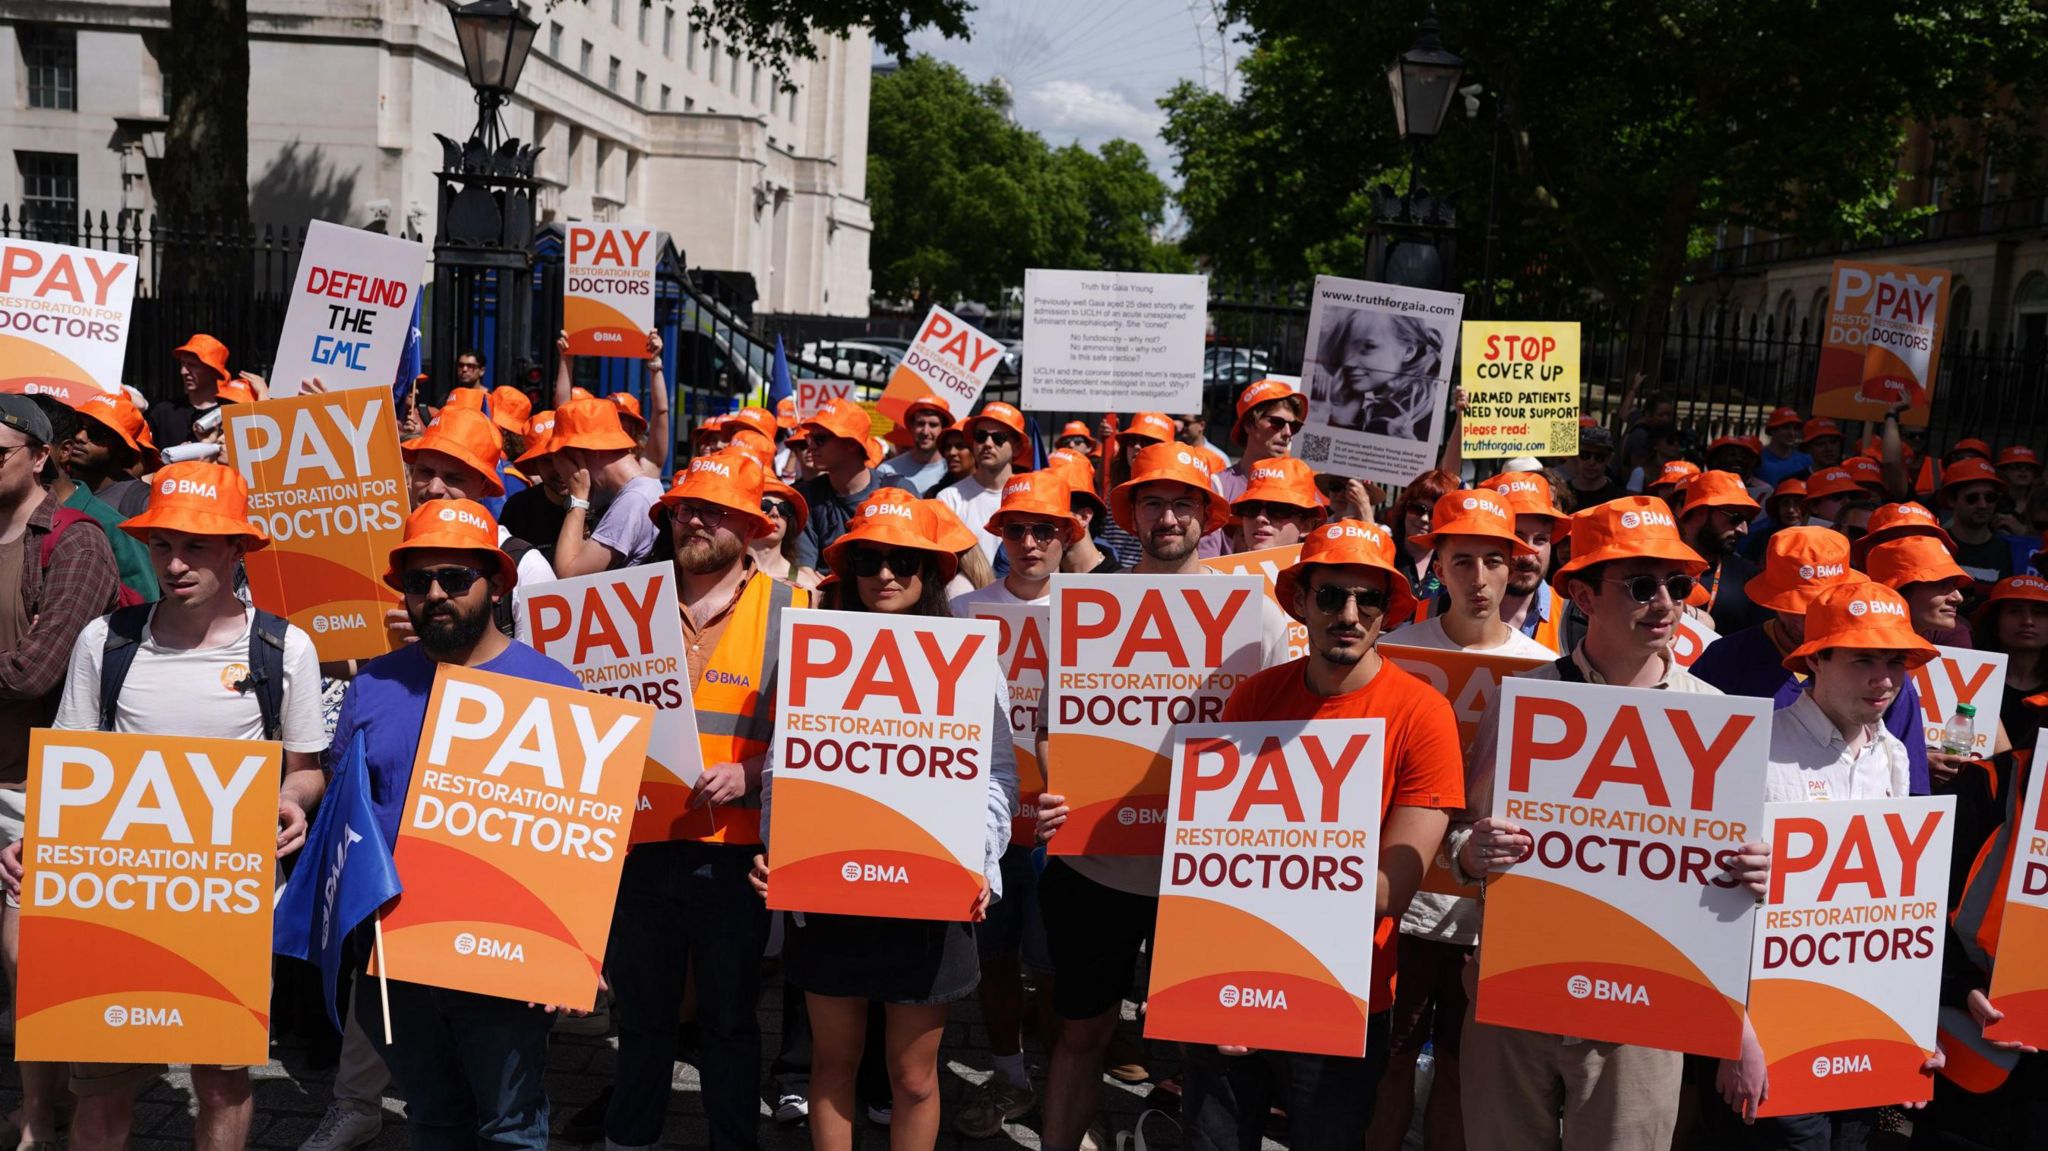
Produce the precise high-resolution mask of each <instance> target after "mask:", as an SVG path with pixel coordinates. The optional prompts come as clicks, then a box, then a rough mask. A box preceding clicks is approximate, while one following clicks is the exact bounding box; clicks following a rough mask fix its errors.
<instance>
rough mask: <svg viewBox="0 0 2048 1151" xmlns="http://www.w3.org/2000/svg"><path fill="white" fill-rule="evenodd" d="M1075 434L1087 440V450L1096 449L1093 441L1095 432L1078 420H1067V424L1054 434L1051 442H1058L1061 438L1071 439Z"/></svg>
mask: <svg viewBox="0 0 2048 1151" xmlns="http://www.w3.org/2000/svg"><path fill="white" fill-rule="evenodd" d="M1075 436H1079V437H1081V438H1082V439H1084V440H1087V441H1088V450H1089V451H1091V452H1092V451H1094V450H1095V449H1096V447H1097V444H1096V442H1095V433H1093V432H1091V431H1089V430H1088V425H1087V424H1084V423H1082V422H1081V421H1080V420H1068V421H1067V426H1066V427H1064V428H1061V429H1060V434H1059V435H1056V436H1054V437H1053V438H1052V442H1053V443H1059V442H1060V441H1061V440H1071V439H1073V438H1074V437H1075Z"/></svg>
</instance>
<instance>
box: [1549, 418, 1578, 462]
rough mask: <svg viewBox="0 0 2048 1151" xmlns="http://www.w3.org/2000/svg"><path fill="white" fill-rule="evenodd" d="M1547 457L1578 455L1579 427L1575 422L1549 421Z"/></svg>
mask: <svg viewBox="0 0 2048 1151" xmlns="http://www.w3.org/2000/svg"><path fill="white" fill-rule="evenodd" d="M1543 454H1544V455H1547V456H1575V455H1578V454H1579V425H1578V421H1576V420H1552V421H1550V450H1549V451H1547V452H1544V453H1543Z"/></svg>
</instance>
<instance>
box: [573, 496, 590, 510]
mask: <svg viewBox="0 0 2048 1151" xmlns="http://www.w3.org/2000/svg"><path fill="white" fill-rule="evenodd" d="M569 508H570V510H572V511H579V512H587V511H589V510H590V501H589V500H586V499H584V498H583V497H582V496H570V497H569Z"/></svg>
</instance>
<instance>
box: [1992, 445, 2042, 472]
mask: <svg viewBox="0 0 2048 1151" xmlns="http://www.w3.org/2000/svg"><path fill="white" fill-rule="evenodd" d="M2015 465H2025V466H2027V467H2035V468H2038V467H2040V466H2041V457H2040V456H2038V455H2036V454H2034V449H2032V448H2030V447H2026V446H2024V445H2021V444H2015V445H2013V446H2012V447H2009V448H2000V449H1999V450H1998V466H1999V467H2001V468H2009V467H2013V466H2015Z"/></svg>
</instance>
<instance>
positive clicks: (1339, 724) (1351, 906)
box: [1145, 719, 1386, 1058]
mask: <svg viewBox="0 0 2048 1151" xmlns="http://www.w3.org/2000/svg"><path fill="white" fill-rule="evenodd" d="M1385 748H1386V721H1385V720H1379V719H1341V720H1340V719H1331V720H1316V721H1314V722H1311V723H1300V722H1294V723H1252V724H1231V725H1228V726H1225V725H1223V724H1187V725H1183V726H1181V727H1179V728H1176V729H1175V731H1174V740H1173V794H1172V797H1171V801H1170V804H1169V806H1168V808H1167V812H1168V819H1167V827H1166V853H1165V855H1164V857H1163V858H1162V859H1161V861H1160V869H1159V925H1158V928H1157V931H1156V933H1155V936H1154V943H1153V948H1152V990H1151V997H1150V999H1149V1001H1148V1006H1147V1007H1146V1010H1145V1034H1146V1035H1148V1036H1150V1037H1152V1038H1155V1039H1177V1040H1180V1041H1182V1042H1184V1043H1215V1044H1233V1045H1239V1046H1244V1047H1252V1048H1259V1049H1265V1050H1278V1051H1305V1052H1313V1053H1316V1054H1321V1055H1346V1056H1351V1057H1354V1058H1355V1057H1359V1056H1362V1055H1364V1054H1365V1040H1366V1036H1365V1031H1366V1028H1365V1021H1366V1015H1367V1014H1368V1013H1369V1012H1370V1010H1371V1003H1372V953H1373V932H1374V928H1375V926H1376V922H1375V920H1376V915H1375V913H1374V907H1375V900H1376V899H1377V897H1378V890H1379V858H1380V852H1379V840H1380V819H1381V817H1382V814H1383V811H1384V808H1385V800H1384V796H1383V791H1382V787H1381V776H1382V772H1383V770H1384V761H1385V758H1386V750H1385Z"/></svg>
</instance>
